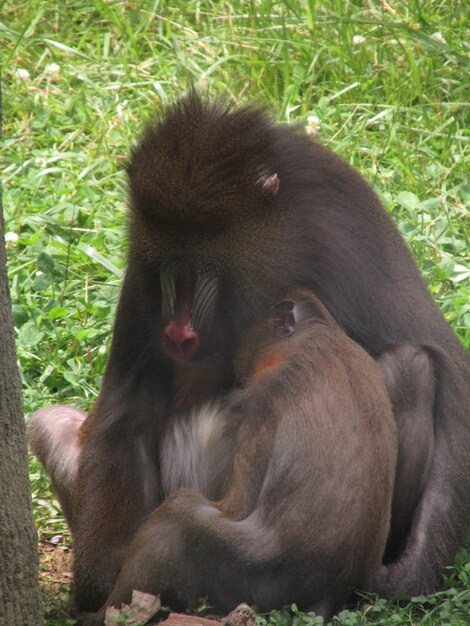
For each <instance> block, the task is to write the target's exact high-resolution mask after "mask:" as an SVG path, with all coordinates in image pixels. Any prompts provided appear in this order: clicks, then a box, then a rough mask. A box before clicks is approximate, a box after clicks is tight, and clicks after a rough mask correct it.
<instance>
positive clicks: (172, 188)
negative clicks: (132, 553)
mask: <svg viewBox="0 0 470 626" xmlns="http://www.w3.org/2000/svg"><path fill="white" fill-rule="evenodd" d="M129 182H130V205H131V210H130V250H129V264H128V269H127V273H126V278H125V282H124V286H123V291H122V295H121V300H120V303H119V308H118V312H117V318H116V324H115V328H114V335H113V343H112V349H111V354H110V358H109V362H108V365H107V370H106V373H105V377H104V382H103V387H102V390H101V393H100V396H99V399H98V401H97V403H96V405H95V407H94V409H93V412H92V416H91V419H89V420H87V421H86V422H85V424H86V427H85V428H84V429H83V432H82V434H81V439H82V443H83V454H82V455H81V461H80V468H79V470H78V474H79V476H78V489H77V494H76V499H75V513H76V517H75V518H74V520H73V527H74V528H75V531H74V534H75V547H76V562H75V586H76V597H77V602H78V606H79V607H80V608H81V609H83V610H93V609H97V608H98V607H99V606H100V605H101V604H102V603H103V602H104V600H105V599H106V597H107V596H108V594H109V593H110V591H111V589H112V587H113V585H114V582H115V580H116V577H117V575H118V573H119V571H120V569H121V566H122V563H123V559H124V554H125V552H126V549H127V547H128V544H129V542H130V540H131V539H132V537H133V536H134V535H135V533H136V531H137V529H138V528H139V527H140V525H141V524H142V522H143V520H144V519H145V518H146V517H147V516H148V515H149V514H150V513H151V511H153V510H154V509H155V507H156V506H158V505H159V504H160V503H161V502H162V500H163V498H164V497H165V495H166V490H165V489H166V488H165V480H167V482H168V480H170V479H169V478H168V477H167V478H166V479H165V478H164V477H162V475H161V461H162V459H161V453H160V451H161V447H160V446H161V441H162V440H164V437H165V433H166V432H167V431H168V426H169V424H170V423H171V422H172V421H173V420H174V419H175V416H178V415H180V414H186V415H191V414H192V412H193V411H196V412H200V410H201V407H204V406H206V407H207V406H210V405H211V404H213V403H215V404H217V402H218V401H219V399H220V398H221V397H222V396H224V395H225V394H227V393H228V392H229V391H230V390H231V389H233V388H234V387H235V386H236V380H235V377H234V373H233V359H234V356H233V355H234V351H235V349H236V347H237V345H238V344H239V342H240V340H241V338H242V336H243V329H244V328H246V327H249V326H251V325H253V324H254V323H255V322H256V321H257V320H260V319H263V317H264V315H265V311H266V310H267V308H268V307H269V305H270V304H271V303H272V302H275V301H277V300H278V299H279V296H280V294H282V293H285V292H286V291H289V289H290V288H292V287H293V286H302V287H306V288H307V289H310V290H312V291H313V292H314V293H316V294H317V295H318V296H319V298H320V299H321V300H322V301H323V302H324V303H325V305H326V306H327V308H328V309H329V310H330V311H331V313H332V314H333V316H334V317H335V319H336V320H337V321H338V322H339V324H340V325H341V326H342V327H343V328H344V329H345V330H346V332H347V334H348V335H349V336H350V337H351V338H352V339H354V340H355V341H356V342H358V343H359V344H360V345H362V346H363V347H364V348H365V349H366V350H367V351H368V352H369V353H370V354H372V355H374V356H376V357H379V358H380V359H384V362H385V364H386V366H387V364H388V365H389V364H390V363H389V362H391V363H394V364H395V369H400V368H404V369H405V370H409V372H410V377H411V380H413V381H414V383H415V384H419V385H420V387H419V389H418V391H417V392H416V393H415V394H411V393H410V392H409V386H408V383H407V380H406V378H405V379H402V378H401V377H399V376H398V377H395V378H394V379H393V377H392V379H393V380H392V381H391V382H390V381H389V387H390V389H391V393H392V400H393V404H394V410H395V417H396V420H397V423H398V424H399V425H400V433H399V438H400V442H401V447H400V451H399V459H398V469H397V487H396V490H395V494H394V500H393V512H392V533H391V537H390V540H389V544H388V548H387V564H386V566H385V567H384V568H383V569H382V570H381V572H380V575H379V576H378V577H377V580H376V582H375V585H376V587H375V588H376V589H377V590H379V591H380V592H381V593H383V594H385V595H393V594H395V593H409V594H418V593H426V592H428V591H431V590H433V589H434V588H435V587H436V585H437V584H438V582H439V580H440V575H441V570H442V568H443V566H444V565H446V564H447V563H449V562H450V561H451V559H452V557H453V555H454V553H455V551H456V550H457V549H458V547H459V546H460V545H461V542H462V540H463V536H464V534H465V532H466V530H467V529H468V525H469V518H470V452H469V450H470V419H469V400H470V384H469V383H470V375H469V372H470V367H469V359H468V355H467V354H466V352H465V350H464V349H463V348H462V346H461V345H460V343H459V341H458V339H457V338H456V337H455V335H454V333H453V332H452V330H451V328H450V327H449V325H448V324H447V323H446V321H445V320H444V318H443V317H442V315H441V314H440V312H439V310H438V309H437V307H436V306H435V304H434V303H433V301H432V298H431V297H430V295H429V294H428V292H427V290H426V288H425V285H424V283H423V281H422V278H421V276H420V274H419V272H418V270H417V268H416V266H415V264H414V262H413V260H412V257H411V255H410V253H409V252H408V250H407V249H406V247H405V246H404V244H403V242H402V240H401V238H400V236H399V234H398V232H397V230H396V228H395V227H394V226H393V224H392V222H391V220H390V219H389V217H388V216H387V214H386V212H385V211H384V210H383V208H382V207H381V206H380V203H379V201H378V200H377V198H376V196H375V195H374V193H373V192H372V190H371V189H370V188H369V187H368V185H367V184H366V183H365V182H364V180H363V179H362V178H361V177H360V176H359V175H358V174H357V173H356V172H354V170H352V169H351V168H350V167H348V166H347V165H346V164H345V163H343V162H342V161H341V159H339V158H338V157H337V156H335V155H334V154H332V153H331V152H329V151H328V150H326V149H325V148H323V147H321V146H319V145H317V144H315V143H313V142H312V141H310V139H308V138H307V137H304V136H302V135H301V134H300V133H299V132H297V131H296V130H295V129H291V128H287V127H279V126H276V125H275V124H273V123H272V122H271V121H270V120H269V119H268V118H267V116H266V115H265V114H264V113H263V112H261V111H259V110H256V109H253V108H244V109H239V110H236V109H232V108H230V107H227V106H225V105H223V104H221V103H216V104H213V105H210V104H206V103H204V102H202V101H201V100H200V99H198V97H197V96H195V95H194V94H192V95H190V96H189V97H188V98H186V99H185V100H183V101H181V102H179V103H177V104H176V105H174V106H173V107H172V108H169V109H168V110H167V111H166V113H165V114H164V116H163V117H162V118H161V119H160V120H158V121H157V122H156V123H155V124H154V125H153V126H151V127H149V129H148V130H147V132H146V134H145V135H144V138H143V140H142V141H141V143H140V144H139V146H138V147H137V149H136V150H135V153H134V155H133V157H132V160H131V163H130V166H129ZM403 344H409V345H414V346H416V351H417V352H416V354H417V355H418V356H417V358H415V356H413V353H412V349H411V348H409V347H404V348H403V347H400V346H402V345H403ZM380 355H382V356H380ZM407 358H409V359H410V362H409V363H408V362H407ZM421 360H422V361H424V362H425V363H426V367H425V370H424V371H423V375H421V373H420V370H419V362H420V361H421ZM393 394H395V395H393ZM415 395H416V397H419V398H422V399H423V401H422V402H421V404H420V403H416V402H415V400H414V396H415ZM42 428H44V431H47V428H46V427H45V426H42ZM175 445H176V444H175ZM415 451H418V453H419V454H418V456H417V458H416V459H415ZM51 454H52V453H51ZM46 456H47V454H46ZM48 462H49V465H54V462H53V460H51V459H49V461H48ZM46 465H47V464H46ZM190 471H191V470H190V468H189V469H188V472H190ZM410 486H411V488H410ZM216 487H217V485H215V486H214V489H216Z"/></svg>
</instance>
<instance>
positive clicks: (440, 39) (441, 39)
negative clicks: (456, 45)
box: [431, 31, 447, 44]
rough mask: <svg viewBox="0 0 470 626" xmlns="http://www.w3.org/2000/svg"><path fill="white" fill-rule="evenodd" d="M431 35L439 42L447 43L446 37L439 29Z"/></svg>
mask: <svg viewBox="0 0 470 626" xmlns="http://www.w3.org/2000/svg"><path fill="white" fill-rule="evenodd" d="M431 37H432V38H433V39H435V40H436V41H438V42H439V43H444V44H445V43H447V42H446V40H445V39H444V36H443V34H442V33H440V32H439V31H437V32H436V33H433V34H432V35H431Z"/></svg>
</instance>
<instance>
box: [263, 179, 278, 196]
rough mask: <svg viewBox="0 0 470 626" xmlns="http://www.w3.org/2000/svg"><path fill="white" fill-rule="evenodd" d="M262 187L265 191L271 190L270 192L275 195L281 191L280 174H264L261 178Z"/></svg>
mask: <svg viewBox="0 0 470 626" xmlns="http://www.w3.org/2000/svg"><path fill="white" fill-rule="evenodd" d="M259 182H260V184H261V187H262V188H263V189H264V190H265V191H269V193H270V194H272V195H273V196H275V195H276V194H277V192H278V191H279V176H278V175H277V174H271V176H262V177H261V178H260V180H259Z"/></svg>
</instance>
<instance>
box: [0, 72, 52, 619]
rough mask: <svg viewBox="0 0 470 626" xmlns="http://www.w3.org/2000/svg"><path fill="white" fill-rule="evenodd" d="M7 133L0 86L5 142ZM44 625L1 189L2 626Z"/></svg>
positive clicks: (0, 458) (0, 563)
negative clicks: (5, 131) (8, 276)
mask: <svg viewBox="0 0 470 626" xmlns="http://www.w3.org/2000/svg"><path fill="white" fill-rule="evenodd" d="M1 128H2V109H1V83H0V139H1ZM42 623H43V617H42V604H41V594H40V590H39V583H38V556H37V534H36V530H35V528H34V523H33V515H32V502H31V493H30V489H29V481H28V453H27V447H26V433H25V423H24V417H23V407H22V397H21V381H20V376H19V373H18V367H17V365H16V354H15V343H14V335H13V318H12V315H11V303H10V293H9V289H8V279H7V269H6V251H5V228H4V221H3V207H2V195H1V188H0V624H5V626H36V625H39V624H42Z"/></svg>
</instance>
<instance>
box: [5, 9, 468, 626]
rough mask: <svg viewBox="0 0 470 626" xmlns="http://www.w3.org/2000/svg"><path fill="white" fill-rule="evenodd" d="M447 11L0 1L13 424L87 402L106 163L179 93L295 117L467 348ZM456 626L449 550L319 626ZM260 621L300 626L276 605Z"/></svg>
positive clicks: (106, 290) (101, 307) (105, 316)
mask: <svg viewBox="0 0 470 626" xmlns="http://www.w3.org/2000/svg"><path fill="white" fill-rule="evenodd" d="M467 13H468V8H467V7H466V3H465V2H464V1H463V0H462V1H459V0H447V1H436V0H410V1H409V2H401V1H395V0H388V1H375V2H373V1H364V2H361V1H359V0H356V1H354V2H352V1H347V0H346V1H344V0H330V1H326V0H322V1H314V0H304V1H300V0H279V1H271V0H259V1H256V2H255V1H251V2H247V1H245V2H241V0H233V1H232V2H223V1H213V2H211V1H205V2H202V1H196V0H189V1H186V2H182V1H180V0H174V1H173V2H167V1H159V0H153V1H147V0H140V1H139V0H130V1H127V2H124V1H114V0H94V1H93V2H86V1H85V0H69V1H68V2H50V0H28V1H27V2H22V3H20V2H5V1H3V2H2V1H0V39H1V41H0V44H1V49H2V63H3V69H2V72H3V90H4V118H5V119H4V141H3V150H2V157H1V159H2V171H3V184H4V206H5V218H6V230H7V231H9V232H10V233H13V235H11V236H10V238H11V239H12V240H11V241H10V242H9V243H8V255H9V273H10V279H11V291H12V297H13V302H14V316H15V321H16V333H17V346H18V358H19V362H20V365H21V371H22V377H23V384H24V400H25V411H26V413H30V412H31V411H32V410H34V409H35V408H38V407H39V406H43V405H45V404H47V403H49V402H58V401H64V402H65V401H66V402H70V403H75V404H77V405H79V406H82V407H85V408H87V407H89V406H90V404H91V403H92V402H93V400H94V398H95V397H96V394H97V391H98V389H99V387H100V382H101V376H102V372H103V367H104V364H105V359H106V354H107V351H108V347H109V340H110V331H111V325H112V322H113V316H114V310H115V306H116V302H117V298H118V294H119V287H120V283H121V278H122V271H123V259H124V256H125V249H126V243H125V238H124V232H125V228H124V223H125V213H124V209H125V181H124V176H123V164H124V162H125V158H126V155H127V154H128V151H129V147H130V146H131V145H132V143H133V141H134V139H135V137H136V135H137V134H138V132H139V129H141V127H142V125H143V124H144V122H145V121H146V120H147V119H148V118H149V117H150V116H151V115H152V113H153V111H154V110H156V109H158V108H160V107H162V106H163V105H164V104H165V102H167V101H168V100H171V99H172V98H173V97H174V96H176V95H177V94H179V93H181V91H183V90H184V89H185V88H186V87H187V86H188V85H189V84H191V83H193V82H194V83H195V84H196V85H198V86H199V87H200V88H201V89H203V90H205V91H208V92H209V93H211V94H217V93H222V92H223V93H228V94H229V95H231V96H232V97H233V98H235V99H236V100H239V101H246V100H255V101H259V102H262V103H265V104H267V106H268V108H269V109H270V110H271V111H272V112H273V113H274V114H275V115H276V116H277V117H278V118H279V119H281V120H285V121H298V122H300V123H302V124H306V123H307V118H308V117H309V116H315V117H316V118H317V119H318V122H319V124H320V135H321V140H322V141H323V142H324V143H326V144H327V145H329V146H330V147H331V148H332V149H334V150H335V151H336V152H338V153H339V154H341V155H342V156H343V157H344V158H345V159H346V160H347V161H349V162H350V163H352V164H353V165H354V166H355V167H357V168H358V169H359V170H360V171H361V172H362V173H363V174H364V176H365V177H366V178H367V179H368V180H369V181H370V182H371V183H372V184H373V185H374V186H375V188H376V189H377V191H378V192H379V193H380V194H381V196H382V198H383V200H384V203H385V205H386V207H387V209H388V210H389V211H390V212H391V213H392V215H393V218H394V220H395V222H396V223H397V225H398V226H399V228H400V230H401V231H402V233H403V235H404V236H405V238H406V240H407V242H408V244H409V246H410V247H411V249H412V250H413V253H414V255H415V258H416V260H417V262H418V264H419V266H420V268H421V269H422V271H423V273H424V276H425V278H426V280H427V283H428V285H429V289H430V290H431V292H432V294H433V296H434V297H435V299H436V300H437V302H438V303H439V305H440V307H441V309H442V311H443V313H444V315H445V316H446V318H447V319H448V320H449V322H450V323H451V324H452V326H453V327H454V329H455V331H456V332H457V334H458V335H459V337H460V338H461V340H462V342H463V343H464V345H466V346H467V348H469V347H470V286H469V285H470V281H469V277H470V259H469V234H470V226H469V222H468V219H469V214H468V212H467V208H466V203H468V200H469V198H470V185H469V184H468V178H467V172H468V157H467V160H466V159H465V156H466V149H467V146H468V128H469V115H468V112H469V105H468V103H467V102H466V93H465V88H466V87H467V85H468V80H469V71H468V70H469V65H468V56H467V53H468V47H466V45H465V37H466V36H465V27H466V26H467V27H468V22H467V21H466V19H467ZM467 40H468V37H467ZM312 123H313V122H312ZM467 155H468V152H467ZM466 168H467V171H466ZM15 236H17V237H18V238H17V240H16V241H14V239H15ZM30 476H31V482H32V488H33V498H34V504H35V516H36V522H37V524H38V527H39V532H40V537H41V539H42V540H43V541H44V542H45V544H44V545H45V546H48V545H49V546H50V545H56V544H57V545H59V546H63V547H62V548H61V552H63V551H65V552H66V551H67V546H68V545H69V544H70V540H69V534H68V531H67V529H66V527H65V525H64V524H63V520H62V515H61V511H60V508H59V507H58V505H57V503H56V502H55V500H54V497H53V495H52V494H51V493H50V491H49V485H48V481H47V478H46V477H45V475H44V473H43V471H42V469H41V468H40V467H39V465H38V464H37V463H36V462H35V461H34V460H32V461H31V466H30ZM52 539H54V541H52V542H51V540H52ZM54 542H55V543H54ZM58 549H59V548H58ZM59 556H60V555H59ZM59 561H60V559H59ZM42 563H43V579H44V581H45V582H44V588H45V593H46V610H47V616H48V622H47V623H48V624H49V626H52V625H53V624H64V623H66V619H67V609H66V608H65V605H64V602H63V594H66V593H67V591H68V587H69V583H68V579H67V577H65V579H64V577H60V576H59V579H60V580H59V583H58V584H59V589H60V592H58V591H57V587H53V586H51V584H50V583H49V582H48V581H49V578H50V576H52V577H54V575H53V570H54V567H53V566H51V565H50V561H49V560H48V559H47V558H43V559H42ZM60 567H62V566H59V570H60ZM51 572H52V574H51ZM54 584H56V583H54ZM469 611H470V556H469V554H468V553H467V552H462V553H461V555H460V556H459V558H458V561H457V562H456V565H455V567H454V568H452V569H450V570H449V571H448V572H447V587H446V590H445V591H443V592H441V593H440V594H436V595H435V596H433V597H431V598H428V599H423V598H417V599H413V600H412V601H404V602H403V603H401V604H400V605H399V604H397V603H385V602H384V601H382V600H375V599H370V598H369V599H362V600H361V601H360V603H359V605H358V607H350V609H349V610H348V611H345V612H343V613H342V614H340V616H338V617H337V618H335V621H334V623H335V624H344V625H346V624H377V625H378V624H381V625H385V624H410V625H411V624H418V623H422V624H430V625H431V624H470V618H468V613H469ZM466 616H467V617H466ZM260 621H261V623H262V624H264V623H266V625H267V626H268V625H269V626H276V625H277V624H285V623H294V624H295V625H296V626H303V625H305V626H308V625H309V624H312V625H313V624H317V623H318V619H317V618H315V617H314V616H312V615H308V614H301V613H299V612H298V611H296V609H295V607H294V608H293V609H291V610H290V611H288V612H283V613H275V614H272V615H271V616H266V617H263V618H260Z"/></svg>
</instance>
